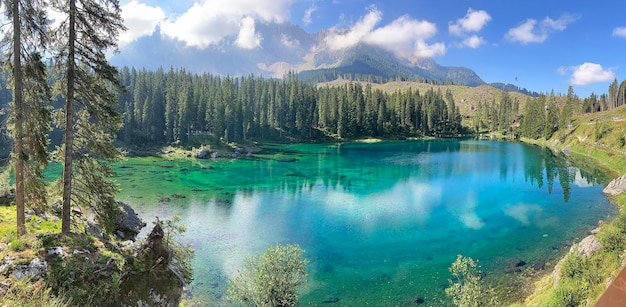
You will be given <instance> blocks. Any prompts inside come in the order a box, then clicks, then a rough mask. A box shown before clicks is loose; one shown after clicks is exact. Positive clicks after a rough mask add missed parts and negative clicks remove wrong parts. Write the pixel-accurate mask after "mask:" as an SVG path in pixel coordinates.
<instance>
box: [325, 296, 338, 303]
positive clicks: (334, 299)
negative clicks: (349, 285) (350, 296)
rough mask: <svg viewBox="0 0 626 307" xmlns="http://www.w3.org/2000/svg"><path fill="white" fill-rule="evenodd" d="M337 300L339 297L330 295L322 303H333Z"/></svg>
mask: <svg viewBox="0 0 626 307" xmlns="http://www.w3.org/2000/svg"><path fill="white" fill-rule="evenodd" d="M338 302H339V298H338V297H331V298H329V299H327V300H324V301H322V304H334V303H338Z"/></svg>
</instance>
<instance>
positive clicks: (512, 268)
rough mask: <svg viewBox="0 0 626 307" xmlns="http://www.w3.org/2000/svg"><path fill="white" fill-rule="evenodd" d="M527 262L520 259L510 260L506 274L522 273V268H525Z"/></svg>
mask: <svg viewBox="0 0 626 307" xmlns="http://www.w3.org/2000/svg"><path fill="white" fill-rule="evenodd" d="M525 265H526V262H525V261H524V260H522V259H519V258H512V259H511V260H509V263H508V266H507V268H506V269H505V270H504V271H505V272H506V273H516V272H521V271H522V269H521V267H523V266H525Z"/></svg>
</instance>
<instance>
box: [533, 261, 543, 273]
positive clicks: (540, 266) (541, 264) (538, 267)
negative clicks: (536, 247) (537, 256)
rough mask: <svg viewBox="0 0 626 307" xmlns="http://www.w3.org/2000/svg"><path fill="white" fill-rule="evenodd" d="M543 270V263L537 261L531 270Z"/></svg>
mask: <svg viewBox="0 0 626 307" xmlns="http://www.w3.org/2000/svg"><path fill="white" fill-rule="evenodd" d="M545 268H546V262H545V261H538V262H537V263H535V264H534V265H533V269H535V271H543V270H544V269H545Z"/></svg>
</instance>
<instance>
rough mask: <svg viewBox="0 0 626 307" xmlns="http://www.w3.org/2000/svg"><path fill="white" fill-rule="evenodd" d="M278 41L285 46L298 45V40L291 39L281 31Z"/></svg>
mask: <svg viewBox="0 0 626 307" xmlns="http://www.w3.org/2000/svg"><path fill="white" fill-rule="evenodd" d="M280 43H281V44H283V46H285V47H289V48H293V47H298V46H300V41H299V40H297V39H295V38H294V39H292V38H290V37H289V35H287V34H285V33H283V34H281V35H280Z"/></svg>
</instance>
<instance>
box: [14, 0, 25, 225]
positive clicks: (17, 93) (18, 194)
mask: <svg viewBox="0 0 626 307" xmlns="http://www.w3.org/2000/svg"><path fill="white" fill-rule="evenodd" d="M12 4H13V7H12V8H11V9H12V10H13V12H12V14H13V83H14V85H13V86H14V87H13V97H14V99H15V102H14V112H15V132H14V133H15V148H14V150H15V153H14V155H15V156H14V157H13V158H14V159H15V207H16V210H17V236H18V237H19V236H21V235H23V234H24V233H26V226H25V221H26V219H25V217H24V144H23V137H24V136H23V133H24V131H23V128H22V124H23V122H22V117H23V113H24V112H23V109H24V98H23V80H22V79H23V78H22V58H21V51H22V50H21V35H22V33H21V30H20V4H19V0H14V1H12Z"/></svg>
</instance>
